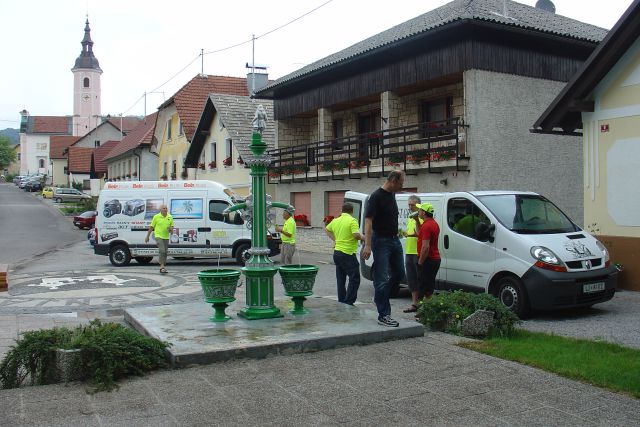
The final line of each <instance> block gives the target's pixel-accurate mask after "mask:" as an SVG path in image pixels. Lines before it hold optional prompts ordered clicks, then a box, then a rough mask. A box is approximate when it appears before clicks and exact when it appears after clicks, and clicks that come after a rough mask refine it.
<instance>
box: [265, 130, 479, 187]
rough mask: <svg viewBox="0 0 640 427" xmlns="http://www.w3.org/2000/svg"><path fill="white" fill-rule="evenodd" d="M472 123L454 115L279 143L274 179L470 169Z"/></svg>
mask: <svg viewBox="0 0 640 427" xmlns="http://www.w3.org/2000/svg"><path fill="white" fill-rule="evenodd" d="M466 128H467V126H466V125H464V124H461V123H460V120H459V118H454V119H450V120H447V121H441V122H429V123H417V124H413V125H408V126H402V127H398V128H393V129H387V130H384V131H377V132H370V133H364V134H357V135H351V136H346V137H343V138H339V139H332V140H328V141H317V142H312V143H309V144H301V145H296V146H292V147H281V148H277V149H274V150H270V151H269V154H270V155H271V156H272V157H273V158H274V160H273V162H272V164H271V166H270V167H269V183H276V182H280V183H287V182H316V181H327V180H330V179H345V178H352V179H359V178H363V177H367V178H377V177H381V176H386V175H387V173H388V172H389V171H391V170H393V169H402V170H404V171H405V172H406V173H407V174H410V175H415V174H417V173H419V172H427V173H442V172H443V171H445V170H458V171H460V170H468V166H469V157H468V156H467V138H466V134H467V132H466Z"/></svg>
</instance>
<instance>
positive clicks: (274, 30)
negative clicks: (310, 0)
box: [122, 0, 333, 114]
mask: <svg viewBox="0 0 640 427" xmlns="http://www.w3.org/2000/svg"><path fill="white" fill-rule="evenodd" d="M332 1H333V0H327V1H326V2H324V3H322V4H321V5H319V6H317V7H315V8H313V9H311V10H310V11H308V12H306V13H304V14H302V15H300V16H298V17H297V18H294V19H292V20H291V21H289V22H287V23H285V24H282V25H280V26H279V27H276V28H274V29H272V30H269V31H267V32H266V33H264V34H260V35H259V36H257V37H255V40H257V39H259V38H262V37H265V36H268V35H269V34H272V33H274V32H276V31H278V30H281V29H283V28H285V27H287V26H288V25H291V24H293V23H294V22H296V21H299V20H300V19H302V18H304V17H305V16H307V15H310V14H311V13H313V12H315V11H316V10H318V9H320V8H322V7H324V6H326V5H328V4H329V3H331V2H332ZM253 41H254V39H253V38H251V39H248V40H245V41H243V42H240V43H236V44H233V45H230V46H227V47H223V48H220V49H216V50H211V51H208V52H202V53H200V54H198V56H196V57H195V58H194V59H193V60H191V61H190V62H189V63H188V64H187V65H185V66H184V67H182V68H181V69H180V71H178V72H177V73H175V74H174V75H173V76H171V77H170V78H169V79H167V80H166V81H165V82H164V83H162V84H161V85H160V86H158V87H156V88H155V89H153V90H150V91H148V92H146V93H150V92H155V91H157V90H158V89H160V88H161V87H162V86H164V85H166V84H167V83H169V82H170V81H171V80H173V79H174V78H176V77H177V76H178V75H179V74H180V73H182V72H183V71H184V70H186V69H187V68H189V67H190V66H191V64H193V63H194V62H196V61H197V60H198V58H200V57H201V56H204V55H210V54H213V53H219V52H224V51H226V50H230V49H234V48H236V47H240V46H243V45H245V44H248V43H251V42H253ZM144 96H145V95H144V94H143V95H142V96H140V98H138V99H137V100H136V102H135V103H134V104H133V105H132V106H131V107H129V108H128V109H127V110H125V111H124V112H123V113H122V114H125V113H127V112H129V111H130V110H131V109H133V108H134V107H135V106H136V105H138V103H139V102H140V100H141V99H142V98H144Z"/></svg>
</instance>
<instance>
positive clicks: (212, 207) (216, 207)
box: [209, 200, 229, 222]
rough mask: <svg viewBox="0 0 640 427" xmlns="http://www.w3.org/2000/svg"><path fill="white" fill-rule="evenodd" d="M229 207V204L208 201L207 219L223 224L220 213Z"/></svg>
mask: <svg viewBox="0 0 640 427" xmlns="http://www.w3.org/2000/svg"><path fill="white" fill-rule="evenodd" d="M228 207H229V203H227V202H223V201H220V200H210V201H209V219H210V220H211V221H220V222H224V215H222V211H224V210H225V209H227V208H228Z"/></svg>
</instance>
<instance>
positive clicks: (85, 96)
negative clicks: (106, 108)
mask: <svg viewBox="0 0 640 427" xmlns="http://www.w3.org/2000/svg"><path fill="white" fill-rule="evenodd" d="M90 99H91V95H89V94H88V93H85V94H84V95H82V100H83V101H85V102H86V101H88V100H90Z"/></svg>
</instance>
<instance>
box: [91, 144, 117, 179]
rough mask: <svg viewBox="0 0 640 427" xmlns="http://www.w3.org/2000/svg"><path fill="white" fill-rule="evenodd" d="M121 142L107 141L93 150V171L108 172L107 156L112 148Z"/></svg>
mask: <svg viewBox="0 0 640 427" xmlns="http://www.w3.org/2000/svg"><path fill="white" fill-rule="evenodd" d="M119 144H121V141H107V142H105V143H104V144H102V145H101V146H99V147H98V148H96V149H95V150H93V172H96V173H100V172H107V162H105V161H104V160H105V158H106V157H107V156H108V155H109V153H110V152H111V150H113V149H114V148H115V147H117V146H118V145H119Z"/></svg>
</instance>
